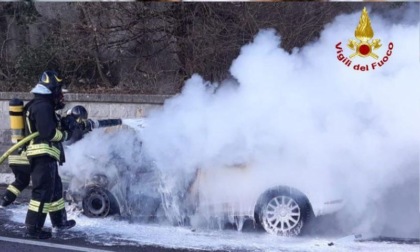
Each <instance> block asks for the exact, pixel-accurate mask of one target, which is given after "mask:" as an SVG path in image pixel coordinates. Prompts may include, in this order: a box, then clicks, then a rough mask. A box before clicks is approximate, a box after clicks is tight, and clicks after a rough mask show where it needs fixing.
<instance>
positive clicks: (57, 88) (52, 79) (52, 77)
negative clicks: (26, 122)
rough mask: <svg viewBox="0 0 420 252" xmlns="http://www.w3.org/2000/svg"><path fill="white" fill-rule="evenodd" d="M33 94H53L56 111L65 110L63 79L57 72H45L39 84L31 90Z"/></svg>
mask: <svg viewBox="0 0 420 252" xmlns="http://www.w3.org/2000/svg"><path fill="white" fill-rule="evenodd" d="M31 93H34V94H41V95H49V94H52V97H53V100H54V104H55V109H62V108H64V102H63V98H64V96H63V90H62V79H61V78H59V77H58V74H57V72H55V71H45V72H43V73H42V74H41V76H40V77H39V81H38V84H36V86H35V87H34V88H33V89H32V90H31Z"/></svg>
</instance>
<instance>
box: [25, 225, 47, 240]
mask: <svg viewBox="0 0 420 252" xmlns="http://www.w3.org/2000/svg"><path fill="white" fill-rule="evenodd" d="M51 237H52V234H51V232H49V231H45V230H42V228H38V227H35V226H27V227H26V232H25V238H29V239H49V238H51Z"/></svg>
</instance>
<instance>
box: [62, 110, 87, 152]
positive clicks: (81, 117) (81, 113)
mask: <svg viewBox="0 0 420 252" xmlns="http://www.w3.org/2000/svg"><path fill="white" fill-rule="evenodd" d="M87 120H88V112H87V110H86V109H85V107H83V106H81V105H77V106H74V107H73V108H71V109H69V110H68V111H67V113H66V117H64V118H63V119H62V124H64V125H66V124H68V122H70V121H76V122H77V124H78V125H77V127H76V128H75V129H74V130H73V133H72V136H71V138H69V139H68V140H67V141H66V142H65V143H64V144H65V145H66V146H67V145H71V144H73V143H75V142H77V141H79V140H81V139H82V138H83V136H84V135H85V134H86V133H88V132H90V131H92V128H91V127H87V126H86V125H85V124H84V122H86V121H87Z"/></svg>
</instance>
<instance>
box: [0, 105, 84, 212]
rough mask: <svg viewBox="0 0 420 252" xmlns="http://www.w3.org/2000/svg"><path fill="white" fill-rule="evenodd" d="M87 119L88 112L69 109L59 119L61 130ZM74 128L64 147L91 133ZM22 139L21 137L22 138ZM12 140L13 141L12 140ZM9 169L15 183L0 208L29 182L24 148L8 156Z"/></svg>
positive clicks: (24, 109)
mask: <svg viewBox="0 0 420 252" xmlns="http://www.w3.org/2000/svg"><path fill="white" fill-rule="evenodd" d="M22 104H23V102H22ZM29 104H30V103H28V104H27V105H26V106H25V107H24V108H23V114H25V113H26V111H27V108H28V106H29ZM87 119H88V112H87V110H86V109H85V108H84V107H83V106H80V105H77V106H74V107H73V108H72V109H69V110H68V111H67V115H66V117H63V118H62V119H61V126H62V128H63V125H65V127H64V128H66V127H67V128H71V127H72V126H70V125H69V124H72V123H73V124H74V123H81V122H83V121H86V120H87ZM73 128H75V129H74V130H73V133H72V136H71V138H70V139H67V141H66V142H65V145H71V144H73V143H75V142H77V141H79V140H80V139H82V138H83V135H84V134H86V133H88V132H89V131H91V130H92V129H91V128H87V127H84V129H83V128H81V127H78V126H77V127H73ZM22 138H23V137H22ZM12 140H13V139H12ZM8 160H9V167H10V169H11V170H12V172H13V174H14V175H15V181H13V182H12V183H11V184H10V185H9V186H8V187H7V189H6V192H5V193H4V195H3V197H2V198H1V203H0V205H1V206H2V207H6V206H8V205H10V204H11V203H13V202H14V201H15V200H16V197H17V196H19V194H20V193H21V192H22V191H23V190H24V189H25V188H26V187H28V185H29V182H30V179H31V177H30V175H31V173H30V164H29V160H28V158H27V157H26V148H25V147H23V148H21V149H19V150H18V151H17V153H14V154H12V155H10V156H9V159H8Z"/></svg>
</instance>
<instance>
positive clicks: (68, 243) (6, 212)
mask: <svg viewBox="0 0 420 252" xmlns="http://www.w3.org/2000/svg"><path fill="white" fill-rule="evenodd" d="M5 189H6V185H0V194H1V195H2V194H3V193H4V190H5ZM30 192H31V190H30V188H27V189H25V190H24V191H23V192H22V194H21V195H19V197H18V199H17V201H16V204H12V205H10V206H8V207H6V208H0V251H4V252H9V251H13V252H15V251H19V252H38V251H42V252H56V251H60V252H67V251H89V252H95V251H98V252H99V251H101V252H102V251H124V252H132V251H133V252H134V251H150V252H193V251H198V250H186V249H172V248H163V247H157V246H148V245H142V246H139V245H138V244H130V245H112V246H104V245H102V244H100V243H98V244H97V243H95V241H92V240H91V239H89V237H88V235H87V234H85V233H83V232H77V231H72V230H67V231H64V232H61V233H53V237H52V238H51V239H47V240H34V239H27V238H24V236H23V234H24V231H25V225H24V221H25V220H22V222H19V223H17V222H14V221H11V218H10V217H11V215H12V214H13V208H16V207H18V206H20V205H21V204H27V202H28V201H29V199H30ZM199 251H200V252H203V251H205V250H199Z"/></svg>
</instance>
